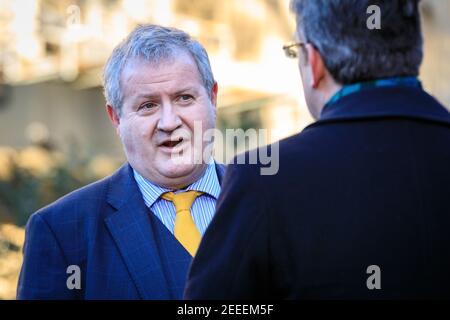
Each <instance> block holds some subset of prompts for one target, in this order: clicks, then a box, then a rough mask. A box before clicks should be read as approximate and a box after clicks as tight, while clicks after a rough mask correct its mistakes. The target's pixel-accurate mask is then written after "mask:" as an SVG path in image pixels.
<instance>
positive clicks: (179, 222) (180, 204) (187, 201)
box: [161, 191, 203, 256]
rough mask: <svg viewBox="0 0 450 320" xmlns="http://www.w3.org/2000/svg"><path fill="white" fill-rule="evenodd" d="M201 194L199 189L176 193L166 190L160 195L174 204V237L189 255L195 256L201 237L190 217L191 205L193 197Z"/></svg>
mask: <svg viewBox="0 0 450 320" xmlns="http://www.w3.org/2000/svg"><path fill="white" fill-rule="evenodd" d="M202 194H203V192H199V191H186V192H181V193H177V194H175V193H173V192H166V193H164V194H163V195H161V198H163V199H165V200H168V201H172V202H173V204H174V206H175V211H176V217H175V228H174V234H175V238H177V240H178V241H179V242H180V243H181V244H182V245H183V247H184V248H185V249H186V250H187V251H188V252H189V253H190V254H191V256H195V253H196V252H197V249H198V246H199V244H200V239H201V235H200V232H199V231H198V229H197V226H196V225H195V223H194V220H193V219H192V215H191V207H192V204H193V203H194V201H195V199H196V198H197V197H198V196H200V195H202Z"/></svg>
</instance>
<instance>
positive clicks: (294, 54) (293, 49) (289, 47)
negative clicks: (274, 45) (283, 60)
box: [283, 42, 306, 59]
mask: <svg viewBox="0 0 450 320" xmlns="http://www.w3.org/2000/svg"><path fill="white" fill-rule="evenodd" d="M304 45H306V43H305V42H289V43H287V44H286V45H284V46H283V50H284V53H285V54H286V57H288V58H292V59H295V58H298V56H299V50H298V48H300V47H303V46H304Z"/></svg>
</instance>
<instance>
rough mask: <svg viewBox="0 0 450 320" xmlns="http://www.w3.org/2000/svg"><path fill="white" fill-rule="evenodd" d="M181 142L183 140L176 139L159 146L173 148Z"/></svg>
mask: <svg viewBox="0 0 450 320" xmlns="http://www.w3.org/2000/svg"><path fill="white" fill-rule="evenodd" d="M181 142H183V138H178V139H176V140H168V141H165V142H163V143H162V144H161V146H163V147H166V148H175V147H176V146H178V145H179V144H181Z"/></svg>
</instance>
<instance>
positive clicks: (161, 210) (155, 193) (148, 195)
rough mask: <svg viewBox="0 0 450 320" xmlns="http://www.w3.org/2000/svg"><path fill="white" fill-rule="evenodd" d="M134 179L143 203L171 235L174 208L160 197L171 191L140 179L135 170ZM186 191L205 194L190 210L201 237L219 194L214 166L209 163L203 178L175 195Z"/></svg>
mask: <svg viewBox="0 0 450 320" xmlns="http://www.w3.org/2000/svg"><path fill="white" fill-rule="evenodd" d="M133 172H134V179H135V180H136V182H137V184H138V187H139V190H140V191H141V193H142V197H143V198H144V202H145V204H146V206H147V207H148V208H150V210H151V211H152V212H153V213H154V214H155V215H156V216H157V217H158V218H159V220H161V222H162V223H163V224H164V225H165V226H166V227H167V229H169V230H170V232H172V233H173V229H174V224H175V215H176V213H175V206H174V205H173V203H172V201H167V200H164V199H162V198H160V196H161V195H162V194H163V193H165V192H168V191H173V190H171V189H166V188H163V187H161V186H158V185H156V184H154V183H152V182H151V181H149V180H147V179H145V178H144V177H142V176H141V175H140V174H139V173H138V172H137V171H136V170H134V169H133ZM188 190H196V191H201V192H204V193H205V194H203V195H201V196H199V197H198V198H197V199H195V201H194V203H193V205H192V208H191V213H192V218H193V220H194V222H195V224H196V225H197V228H198V230H199V231H200V233H201V234H202V235H203V234H204V233H205V231H206V228H207V227H208V225H209V223H210V222H211V220H212V218H213V216H214V211H215V209H216V202H217V199H218V198H219V194H220V184H219V179H218V178H217V172H216V165H215V163H214V161H211V162H210V163H209V164H208V165H207V167H206V170H205V173H204V174H203V176H202V177H201V178H200V179H198V180H197V181H196V182H194V183H193V184H191V185H189V186H188V187H186V188H185V189H181V190H176V191H174V192H175V193H178V192H184V191H188Z"/></svg>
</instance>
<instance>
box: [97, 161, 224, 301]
mask: <svg viewBox="0 0 450 320" xmlns="http://www.w3.org/2000/svg"><path fill="white" fill-rule="evenodd" d="M224 172H225V167H224V166H223V165H221V164H217V163H216V173H217V177H218V180H219V183H220V184H221V183H222V179H223V176H224ZM107 201H108V203H109V204H111V205H112V206H113V207H114V208H115V209H116V211H115V212H113V213H112V214H110V215H108V216H107V217H106V218H105V223H106V225H107V227H108V229H109V231H110V233H111V236H112V237H113V239H114V241H115V243H116V245H117V247H118V248H119V251H120V254H121V256H122V258H123V260H124V261H125V264H126V266H127V268H128V271H129V272H130V275H131V277H132V279H133V281H134V283H135V285H136V287H137V289H138V292H139V294H140V296H141V298H142V299H173V298H176V299H180V298H181V296H180V295H179V294H178V293H179V292H182V288H183V287H184V282H185V276H186V275H185V274H186V272H187V269H188V267H189V264H190V262H191V260H192V258H191V257H190V256H189V254H188V253H187V251H186V250H185V249H184V248H183V247H182V246H181V244H180V243H179V242H178V241H177V240H176V239H175V238H174V236H173V235H172V233H170V232H169V230H167V229H166V227H165V226H164V225H163V224H162V223H161V222H160V221H159V219H158V218H157V217H156V216H155V215H154V214H152V213H151V211H150V210H149V209H148V208H147V207H146V205H145V203H144V200H143V199H142V195H141V192H140V191H139V188H138V186H137V184H136V182H135V180H134V177H133V172H132V169H131V167H130V166H129V164H128V163H127V164H125V165H123V166H122V168H121V169H120V170H119V171H118V172H117V173H116V174H115V175H113V176H112V177H111V181H110V184H109V190H108V199H107ZM180 270H181V271H183V270H184V272H180ZM170 288H172V289H173V290H172V291H173V292H172V291H171V290H170Z"/></svg>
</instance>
